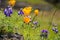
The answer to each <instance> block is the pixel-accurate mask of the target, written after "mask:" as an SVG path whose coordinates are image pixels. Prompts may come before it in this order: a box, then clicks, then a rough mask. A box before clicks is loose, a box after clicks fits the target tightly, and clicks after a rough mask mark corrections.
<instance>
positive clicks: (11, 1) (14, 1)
mask: <svg viewBox="0 0 60 40" xmlns="http://www.w3.org/2000/svg"><path fill="white" fill-rule="evenodd" d="M8 3H9V5H10V6H12V7H13V6H14V5H15V3H16V0H10V1H9V2H8Z"/></svg>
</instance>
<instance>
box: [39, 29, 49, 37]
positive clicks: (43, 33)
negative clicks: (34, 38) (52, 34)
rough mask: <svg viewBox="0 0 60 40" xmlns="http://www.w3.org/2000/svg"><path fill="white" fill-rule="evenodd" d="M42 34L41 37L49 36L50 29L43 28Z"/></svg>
mask: <svg viewBox="0 0 60 40" xmlns="http://www.w3.org/2000/svg"><path fill="white" fill-rule="evenodd" d="M41 32H42V34H41V35H40V36H41V37H44V38H47V37H48V30H42V31H41Z"/></svg>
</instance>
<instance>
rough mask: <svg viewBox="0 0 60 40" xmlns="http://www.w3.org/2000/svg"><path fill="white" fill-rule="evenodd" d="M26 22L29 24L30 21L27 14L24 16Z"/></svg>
mask: <svg viewBox="0 0 60 40" xmlns="http://www.w3.org/2000/svg"><path fill="white" fill-rule="evenodd" d="M24 22H25V23H27V24H28V23H29V22H30V18H29V17H27V16H25V17H24Z"/></svg>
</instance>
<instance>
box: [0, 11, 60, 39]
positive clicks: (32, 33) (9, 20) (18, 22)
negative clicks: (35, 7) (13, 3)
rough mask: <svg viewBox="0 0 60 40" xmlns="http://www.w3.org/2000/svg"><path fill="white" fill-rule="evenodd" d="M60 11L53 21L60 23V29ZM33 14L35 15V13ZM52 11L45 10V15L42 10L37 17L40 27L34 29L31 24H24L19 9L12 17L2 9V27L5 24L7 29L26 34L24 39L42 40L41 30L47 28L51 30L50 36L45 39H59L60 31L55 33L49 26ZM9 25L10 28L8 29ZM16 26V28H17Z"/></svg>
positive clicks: (0, 20) (0, 13) (0, 17)
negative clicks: (6, 14) (7, 15)
mask: <svg viewBox="0 0 60 40" xmlns="http://www.w3.org/2000/svg"><path fill="white" fill-rule="evenodd" d="M59 13H60V12H59V11H58V12H57V13H56V15H55V17H54V20H53V22H54V23H56V24H57V25H58V30H60V14H59ZM32 14H33V13H31V16H32V17H33V16H34V15H32ZM51 15H52V12H46V11H44V13H43V16H42V12H41V11H40V13H39V15H38V16H37V17H36V19H35V20H37V21H38V22H39V24H40V26H39V27H37V28H35V29H33V28H32V27H31V25H26V24H24V26H22V24H23V16H18V13H17V11H14V12H13V14H12V15H11V17H5V15H4V14H3V12H2V11H0V27H1V26H2V25H4V26H5V30H6V31H11V32H12V30H13V32H18V33H20V34H22V35H23V36H24V40H42V39H41V37H40V33H41V30H43V29H46V30H48V31H49V36H48V38H47V39H45V40H58V37H59V34H60V31H59V33H58V34H55V33H54V32H53V31H52V30H51V28H52V26H50V27H49V21H50V19H51ZM8 25H9V29H8ZM15 28H16V29H15ZM59 40H60V39H59Z"/></svg>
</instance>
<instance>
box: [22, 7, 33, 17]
mask: <svg viewBox="0 0 60 40" xmlns="http://www.w3.org/2000/svg"><path fill="white" fill-rule="evenodd" d="M31 9H32V7H25V8H24V9H23V12H24V15H25V16H28V15H30V12H31Z"/></svg>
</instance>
